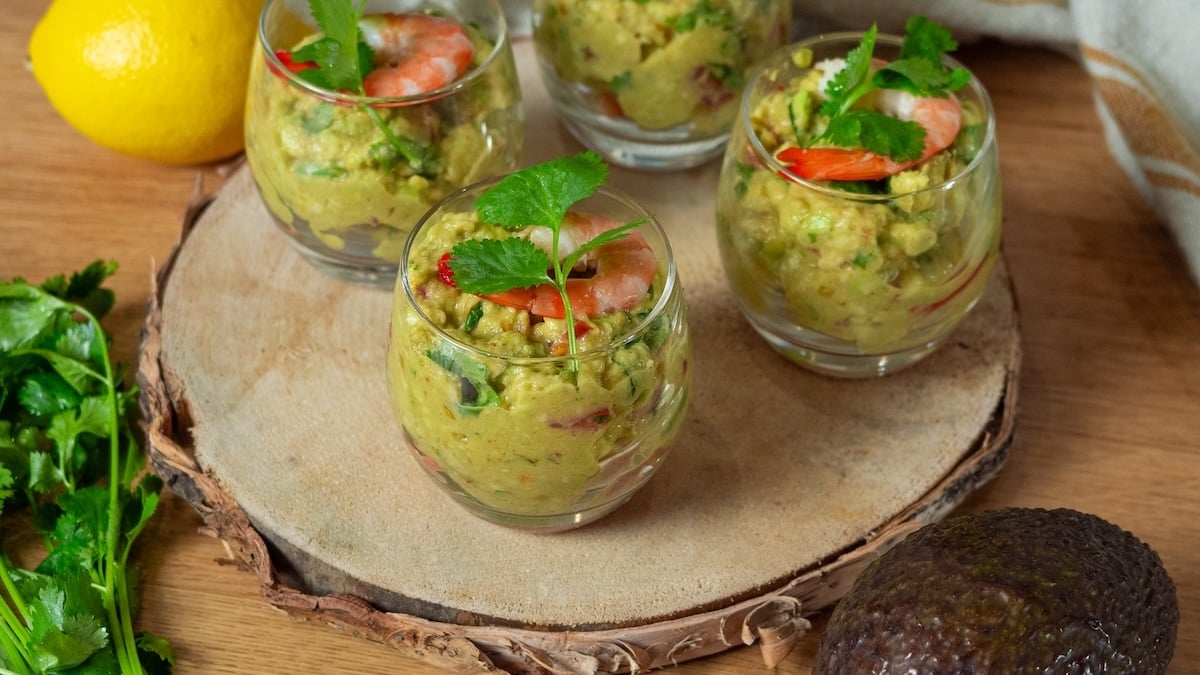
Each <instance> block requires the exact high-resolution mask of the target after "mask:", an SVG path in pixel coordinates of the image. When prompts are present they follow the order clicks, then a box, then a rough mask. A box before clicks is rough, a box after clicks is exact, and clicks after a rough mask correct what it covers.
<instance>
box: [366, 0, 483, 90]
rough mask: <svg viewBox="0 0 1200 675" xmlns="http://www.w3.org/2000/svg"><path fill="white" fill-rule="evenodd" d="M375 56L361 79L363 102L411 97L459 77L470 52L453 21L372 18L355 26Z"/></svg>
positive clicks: (402, 16)
mask: <svg viewBox="0 0 1200 675" xmlns="http://www.w3.org/2000/svg"><path fill="white" fill-rule="evenodd" d="M358 27H359V29H360V30H361V31H362V34H363V40H365V41H366V43H367V44H368V45H369V46H370V47H371V49H373V50H375V68H374V69H373V70H372V71H371V72H370V74H368V75H367V76H366V78H364V79H363V90H364V91H365V92H366V94H367V96H380V97H398V96H413V95H416V94H423V93H425V92H427V91H433V90H434V89H438V88H440V87H444V86H446V85H447V84H450V83H451V82H453V81H455V80H457V79H458V78H459V77H462V75H463V73H465V72H467V68H469V67H470V65H471V60H472V59H473V58H475V47H474V45H472V44H471V38H470V37H468V36H467V32H466V30H464V29H463V27H462V26H461V25H460V24H459V23H458V22H456V21H453V20H451V19H445V18H442V17H437V16H429V15H427V14H372V15H370V16H366V17H363V18H362V20H360V21H359V22H358Z"/></svg>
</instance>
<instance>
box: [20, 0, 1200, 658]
mask: <svg viewBox="0 0 1200 675" xmlns="http://www.w3.org/2000/svg"><path fill="white" fill-rule="evenodd" d="M47 4H48V1H47V0H14V1H13V2H8V3H6V7H5V10H6V11H5V12H3V13H0V81H2V82H3V83H4V89H5V94H4V108H5V110H4V114H3V118H2V119H3V121H2V122H0V278H10V277H12V276H16V275H21V276H24V277H26V278H28V279H30V280H34V281H41V280H42V279H43V278H45V277H47V276H51V275H53V274H57V273H61V272H68V271H73V270H77V269H79V268H81V267H83V266H84V265H85V264H87V263H88V262H90V261H92V260H95V259H98V258H104V259H113V260H117V261H118V262H119V263H120V265H121V268H120V271H119V272H118V273H117V275H116V276H115V278H114V279H113V280H111V282H110V286H111V287H112V288H113V289H114V290H115V291H116V293H117V298H118V301H117V306H116V308H115V309H114V311H113V312H112V314H110V315H109V316H108V317H107V318H106V319H105V321H104V324H105V326H106V328H107V329H108V331H109V332H110V333H111V334H112V336H113V339H114V340H115V349H114V355H115V358H117V359H118V360H121V361H124V362H126V363H132V362H133V360H134V356H135V352H136V349H137V341H138V335H139V331H140V328H141V323H142V319H143V316H144V312H145V307H146V301H147V297H148V294H149V289H150V279H151V275H152V271H153V270H154V269H155V267H156V264H157V263H159V262H161V261H162V260H163V259H164V258H165V257H166V255H167V253H168V252H169V251H170V250H171V248H172V246H173V245H174V244H175V243H176V240H177V236H178V227H179V221H180V217H181V215H182V213H183V209H184V206H185V204H186V203H187V201H188V199H189V197H190V196H191V195H192V193H193V187H194V183H195V180H196V177H197V176H198V175H204V176H205V178H206V181H207V182H206V186H207V187H208V188H209V189H213V188H216V187H217V186H219V185H220V181H221V176H220V175H219V172H218V171H217V170H216V169H215V168H214V167H172V166H165V165H159V164H153V163H150V162H146V161H143V160H138V159H133V158H128V157H124V156H121V155H118V154H115V153H113V152H111V151H109V150H105V149H103V148H100V147H98V146H96V145H93V144H92V143H90V142H88V141H87V140H85V139H84V138H83V137H82V136H80V135H79V134H78V133H77V132H75V131H74V130H73V129H71V128H70V127H68V126H67V125H66V123H65V122H63V121H62V119H61V118H60V117H59V116H58V115H57V114H56V113H55V111H54V110H53V109H52V108H51V107H50V105H49V103H48V102H47V100H46V98H45V96H44V95H43V94H42V92H41V90H40V89H39V88H38V86H37V84H36V82H35V81H34V79H33V77H32V75H31V74H30V73H29V72H28V71H27V69H26V67H25V45H26V44H27V42H28V38H29V34H30V32H31V30H32V28H33V26H34V24H35V22H36V20H37V19H38V17H40V16H41V14H42V13H43V12H44V10H45V7H46V5H47ZM960 58H961V60H962V61H964V62H965V63H966V64H967V65H968V66H969V67H971V68H972V69H973V70H974V71H975V72H976V73H977V74H978V75H979V77H980V78H981V79H982V80H983V82H984V84H985V86H986V87H987V88H988V90H989V91H990V93H991V95H992V97H993V100H994V103H995V107H996V116H997V119H998V125H999V139H1000V148H1001V164H1002V172H1003V181H1004V191H1005V193H1004V211H1005V225H1004V227H1005V232H1004V237H1005V243H1004V251H1005V254H1006V257H1007V260H1008V264H1009V267H1010V270H1011V273H1012V276H1013V280H1014V284H1015V287H1016V291H1017V297H1018V302H1019V306H1020V320H1021V333H1022V341H1023V347H1024V352H1025V360H1024V364H1023V367H1022V372H1021V395H1020V412H1019V415H1018V421H1017V432H1016V438H1015V441H1014V443H1013V445H1012V449H1011V455H1010V459H1009V460H1008V463H1007V465H1006V466H1005V468H1004V469H1003V471H1002V472H1001V473H1000V475H999V477H998V478H997V479H995V480H994V481H993V482H992V483H990V484H988V485H987V486H985V487H984V488H983V489H981V490H980V491H979V492H977V493H975V494H974V495H973V496H971V497H970V498H969V499H968V501H967V503H966V504H964V505H963V506H962V507H961V509H960V510H962V511H968V510H980V509H987V508H996V507H1003V506H1043V507H1069V508H1074V509H1078V510H1080V511H1085V512H1090V513H1094V514H1096V515H1099V516H1101V517H1103V518H1106V519H1108V520H1110V521H1112V522H1114V523H1116V524H1118V525H1120V526H1121V527H1123V528H1125V529H1127V530H1129V531H1131V532H1133V533H1134V534H1136V535H1137V536H1138V537H1139V538H1141V539H1142V540H1143V541H1145V542H1146V543H1148V544H1149V545H1150V546H1151V547H1153V548H1154V549H1155V550H1156V551H1157V552H1158V553H1159V555H1160V556H1161V557H1162V559H1163V561H1164V563H1165V565H1166V567H1167V570H1168V571H1169V572H1170V574H1171V576H1172V577H1173V578H1174V580H1175V584H1176V586H1177V588H1178V594H1179V605H1180V610H1181V615H1182V617H1181V622H1180V630H1179V641H1178V647H1177V649H1176V652H1175V659H1174V661H1173V663H1172V668H1171V671H1170V672H1172V673H1189V672H1198V671H1197V669H1198V668H1200V666H1198V665H1197V664H1200V469H1198V468H1197V466H1198V464H1197V463H1198V462H1200V441H1198V440H1197V432H1198V431H1200V292H1198V290H1197V286H1196V284H1195V283H1194V282H1193V280H1192V278H1191V277H1190V276H1189V274H1188V271H1187V268H1186V266H1185V264H1184V261H1183V258H1182V256H1181V255H1180V253H1179V252H1178V250H1177V249H1176V247H1175V245H1174V242H1173V241H1172V239H1171V236H1170V234H1169V232H1168V230H1167V229H1166V228H1165V227H1164V226H1163V225H1162V224H1161V223H1160V222H1158V221H1157V219H1156V217H1155V214H1154V212H1153V210H1152V209H1151V207H1150V206H1149V205H1148V204H1147V203H1146V202H1145V201H1144V200H1143V199H1142V197H1141V196H1140V195H1139V193H1138V192H1137V190H1136V189H1135V188H1134V186H1133V185H1132V183H1131V182H1130V181H1129V180H1128V179H1127V178H1126V176H1125V175H1124V174H1123V173H1122V172H1121V170H1120V169H1119V168H1118V167H1117V166H1116V164H1115V163H1114V162H1113V160H1112V158H1111V157H1110V155H1109V153H1108V150H1107V148H1106V146H1105V142H1104V139H1103V135H1102V132H1101V128H1100V125H1099V121H1098V119H1097V116H1096V113H1095V110H1094V108H1093V105H1092V94H1091V91H1090V87H1089V83H1088V81H1087V79H1086V78H1085V76H1084V73H1083V71H1082V70H1081V69H1080V67H1079V66H1078V64H1077V63H1075V62H1074V61H1072V60H1070V59H1068V58H1066V57H1064V56H1062V55H1060V54H1057V53H1053V52H1048V51H1043V50H1039V49H1032V48H1019V47H1013V46H1005V45H999V44H995V43H984V44H980V45H975V46H971V47H967V48H964V49H962V50H960ZM201 525H202V523H201V520H200V518H199V517H198V516H197V515H196V514H195V512H193V511H192V509H191V507H190V506H188V505H187V504H186V503H185V502H183V501H182V500H181V499H179V498H177V497H175V496H174V495H167V496H166V498H165V499H164V501H163V504H162V508H161V509H160V511H159V513H158V514H157V515H156V516H155V518H154V519H153V521H152V523H151V524H150V526H149V528H148V529H147V531H146V532H145V533H144V535H143V536H142V538H141V542H142V548H141V562H142V564H143V569H144V571H143V583H142V595H143V597H142V612H141V615H140V618H139V623H140V627H142V628H145V629H148V630H151V631H153V632H155V633H157V634H159V635H162V636H164V637H166V638H168V639H169V640H170V641H171V642H172V643H173V644H174V645H175V647H176V649H177V650H178V656H179V664H178V669H177V672H179V673H183V674H190V673H290V672H319V673H325V674H335V673H424V672H430V671H433V670H434V669H433V668H431V667H429V666H426V665H424V664H422V663H420V662H418V661H416V660H413V659H410V658H408V657H406V656H403V655H400V654H399V653H397V652H395V651H393V650H391V649H390V648H387V647H384V646H381V645H378V644H374V643H370V642H366V641H363V640H360V639H358V638H355V637H353V636H351V635H347V634H343V633H340V632H338V631H337V630H335V629H333V628H330V627H327V626H320V625H310V624H303V623H298V622H295V621H293V620H291V619H289V618H288V617H286V616H285V615H283V614H282V613H280V612H278V611H276V610H274V609H272V608H270V607H269V606H267V605H265V604H264V603H263V602H262V600H261V599H260V597H259V593H258V588H257V585H256V581H255V578H254V577H253V576H252V575H250V574H248V573H246V572H244V571H241V570H239V569H238V568H237V567H235V566H232V565H228V564H222V561H224V560H226V558H227V556H226V553H225V550H224V548H223V546H222V544H221V542H219V541H217V540H215V539H212V538H209V537H207V536H205V535H203V534H200V533H199V532H198V529H199V528H200V527H201ZM5 537H6V539H5V542H4V543H5V548H6V550H12V549H13V548H14V547H15V548H20V547H22V546H24V547H28V546H29V541H30V540H29V537H25V538H23V539H20V540H17V541H13V539H12V537H13V535H10V534H9V533H8V532H7V531H6V533H5ZM822 625H823V619H821V618H818V620H817V621H816V622H815V624H814V631H813V632H811V633H809V634H808V635H807V636H805V638H804V639H803V641H802V643H801V644H800V646H799V647H797V649H796V650H795V651H793V652H792V654H791V655H790V656H789V657H788V658H787V659H786V660H785V661H784V662H783V664H781V665H780V666H779V667H778V671H779V672H781V673H808V672H809V671H810V668H811V663H812V657H813V654H814V653H815V650H816V645H817V640H818V638H819V632H820V629H821V627H822ZM762 669H763V664H762V661H761V659H760V657H759V652H758V649H757V647H749V648H739V649H735V650H732V651H730V652H726V653H724V654H721V655H718V656H715V657H712V658H709V659H705V660H701V661H696V662H690V663H686V664H684V665H682V666H681V667H680V668H678V670H679V671H683V672H685V673H756V672H760V671H761V670H762Z"/></svg>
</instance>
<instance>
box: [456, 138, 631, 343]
mask: <svg viewBox="0 0 1200 675" xmlns="http://www.w3.org/2000/svg"><path fill="white" fill-rule="evenodd" d="M607 179H608V166H607V165H606V164H605V163H604V161H603V160H602V159H600V156H599V155H597V154H596V153H594V152H592V151H590V150H588V151H585V152H582V153H579V154H577V155H574V156H571V157H560V158H558V159H554V160H551V161H549V162H545V163H542V164H537V165H534V166H531V167H527V168H525V169H522V170H520V171H517V172H515V173H512V174H509V175H508V176H506V177H505V178H503V179H501V180H500V182H498V183H496V185H494V186H492V187H491V188H489V189H488V190H487V191H486V192H484V193H483V194H482V195H480V197H479V199H478V200H476V202H475V210H476V211H478V213H479V215H480V216H481V217H482V218H483V220H484V221H486V222H489V223H493V224H495V225H499V226H500V227H503V228H504V229H506V230H511V231H516V230H521V229H524V228H526V227H529V226H538V225H540V226H542V227H545V228H546V229H548V230H550V233H551V244H550V253H549V254H547V253H546V252H545V251H543V250H542V249H540V248H538V247H537V246H535V245H534V244H533V242H531V241H529V240H528V239H524V238H521V237H509V238H506V239H475V240H469V241H464V242H459V243H458V244H455V246H454V248H452V249H451V250H450V258H449V261H448V264H449V266H450V270H451V272H452V273H453V276H454V283H455V285H457V286H458V287H459V288H460V289H461V290H463V291H465V292H467V293H475V294H479V295H487V294H493V293H503V292H505V291H509V290H512V289H515V288H532V287H534V286H540V285H542V284H550V285H552V286H553V287H554V288H555V290H557V291H558V295H559V297H560V298H561V299H562V303H563V313H564V315H565V316H564V318H565V320H566V325H567V331H566V332H567V350H568V353H569V354H570V355H571V356H575V355H576V354H577V353H578V347H577V345H576V338H575V330H574V328H573V327H574V326H575V314H574V310H573V308H572V307H571V298H570V297H569V296H568V295H567V276H568V274H569V273H570V271H571V269H572V268H574V267H575V264H576V263H577V262H579V261H580V260H581V259H582V258H583V257H584V256H585V255H587V254H588V253H590V252H592V251H594V250H596V249H597V248H599V247H601V246H603V245H605V244H607V243H610V242H614V241H617V240H619V239H621V238H623V237H625V236H626V235H627V234H628V233H629V231H630V230H632V229H633V228H635V227H638V226H640V225H642V224H643V223H645V222H646V219H645V218H640V219H637V220H634V221H631V222H628V223H625V224H623V225H620V226H618V227H614V228H613V229H611V230H608V231H605V232H603V233H601V234H599V235H597V236H596V237H595V238H593V239H591V240H589V241H587V242H585V243H584V244H583V245H581V246H580V247H579V248H577V249H576V250H575V251H573V252H571V253H570V254H568V255H567V256H566V257H565V258H563V257H561V256H560V255H559V252H558V241H559V236H560V234H561V231H562V222H563V218H565V217H566V215H567V211H568V210H569V209H570V208H571V206H572V205H574V204H575V203H576V202H578V201H580V200H582V199H585V198H587V197H590V196H591V195H593V194H595V192H596V190H597V189H598V188H599V187H600V186H601V185H604V183H605V181H606V180H607ZM572 365H575V364H574V361H572Z"/></svg>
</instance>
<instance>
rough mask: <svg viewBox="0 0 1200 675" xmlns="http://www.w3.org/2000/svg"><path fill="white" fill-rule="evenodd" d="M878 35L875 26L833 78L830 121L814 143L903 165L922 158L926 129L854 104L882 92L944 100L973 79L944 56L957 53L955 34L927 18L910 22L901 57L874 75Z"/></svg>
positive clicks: (826, 108)
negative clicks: (950, 65) (854, 150)
mask: <svg viewBox="0 0 1200 675" xmlns="http://www.w3.org/2000/svg"><path fill="white" fill-rule="evenodd" d="M877 35H878V28H877V27H876V26H875V25H872V26H871V28H870V29H868V30H867V31H866V32H865V33H863V36H862V39H861V40H860V42H859V44H858V46H857V47H855V48H854V49H852V50H850V52H849V53H848V54H846V66H845V68H843V69H842V70H840V71H838V73H837V74H836V75H835V76H834V77H833V78H831V79H830V81H829V84H828V85H827V86H826V88H825V100H824V101H823V102H822V103H821V108H820V113H821V114H822V115H825V116H826V117H828V118H829V123H828V126H826V128H825V130H824V131H823V132H822V133H821V134H820V135H818V136H816V137H815V138H813V139H812V141H811V142H810V143H809V145H810V146H812V145H832V146H836V147H844V148H864V149H866V150H869V151H871V152H874V153H875V154H878V155H884V156H886V157H890V158H892V159H894V160H896V161H899V162H906V161H911V160H914V159H918V158H919V157H920V156H921V153H922V151H923V150H924V147H925V129H924V128H922V127H921V125H919V124H917V123H916V122H911V121H907V120H900V119H897V118H895V117H891V116H889V115H886V114H884V113H881V112H877V111H873V110H859V109H853V108H852V106H854V104H855V103H856V102H858V100H859V99H861V98H862V97H863V96H866V95H867V94H869V93H870V92H872V91H874V90H877V89H896V90H902V91H907V92H909V93H911V94H913V95H915V96H922V97H927V96H928V97H937V98H945V97H947V96H949V95H950V92H953V91H957V90H959V89H961V88H962V87H963V86H965V85H966V84H967V82H968V81H970V79H971V75H970V73H968V72H967V71H966V70H965V69H963V68H955V69H953V70H951V69H949V68H947V67H946V66H945V64H944V63H943V62H942V56H943V54H945V53H947V52H951V51H954V50H955V49H956V48H957V47H958V43H957V42H955V41H954V39H953V37H951V35H950V31H948V30H946V29H945V28H943V27H942V26H940V25H938V24H937V23H935V22H933V21H931V20H929V19H927V18H926V17H924V16H913V17H910V18H909V20H908V23H907V24H906V25H905V34H904V41H903V43H902V44H901V47H900V58H898V59H896V60H894V61H892V62H890V63H888V64H886V65H884V66H883V67H882V68H880V69H879V70H877V71H875V72H874V73H872V72H871V59H872V57H873V55H874V52H875V41H876V37H877Z"/></svg>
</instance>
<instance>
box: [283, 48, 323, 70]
mask: <svg viewBox="0 0 1200 675" xmlns="http://www.w3.org/2000/svg"><path fill="white" fill-rule="evenodd" d="M275 58H277V59H279V62H280V63H282V64H283V66H284V67H285V68H287V69H288V70H290V71H292V72H293V73H299V72H303V71H305V70H312V69H313V68H316V67H317V62H316V61H296V60H295V59H293V58H292V53H291V52H289V51H284V50H282V49H281V50H279V51H277V52H275Z"/></svg>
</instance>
